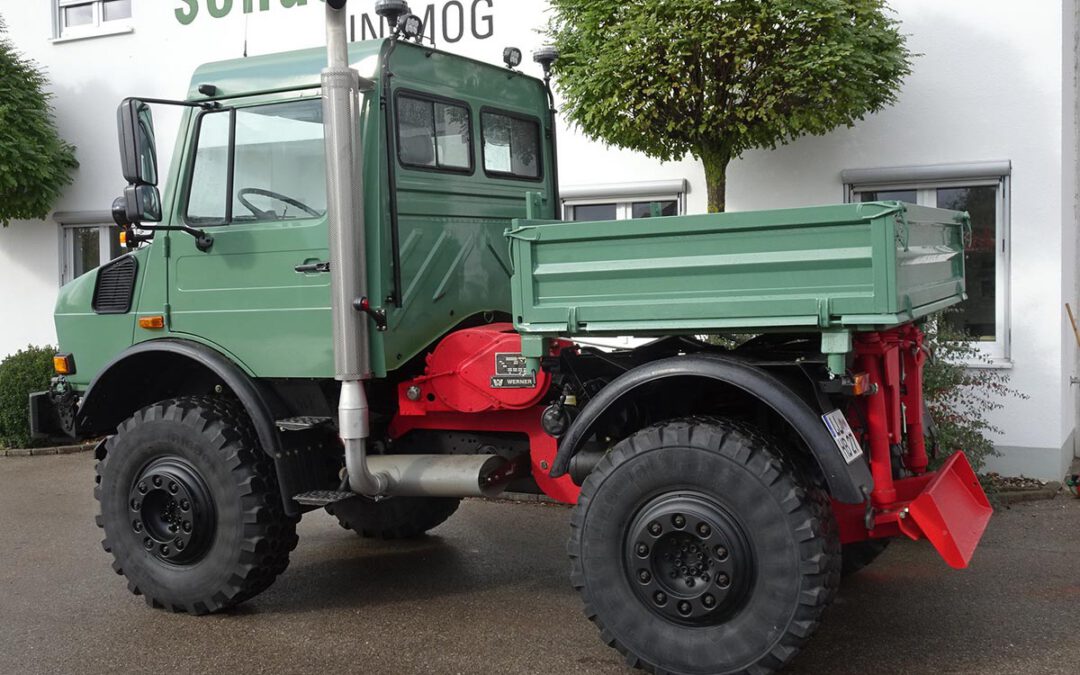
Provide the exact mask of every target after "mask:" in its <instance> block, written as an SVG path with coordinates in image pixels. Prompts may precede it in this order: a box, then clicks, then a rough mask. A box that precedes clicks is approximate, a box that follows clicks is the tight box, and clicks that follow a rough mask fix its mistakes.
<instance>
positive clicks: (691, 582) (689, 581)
mask: <svg viewBox="0 0 1080 675" xmlns="http://www.w3.org/2000/svg"><path fill="white" fill-rule="evenodd" d="M695 583H696V582H695V581H694V577H686V585H687V586H689V587H690V588H693V587H694V584H695Z"/></svg>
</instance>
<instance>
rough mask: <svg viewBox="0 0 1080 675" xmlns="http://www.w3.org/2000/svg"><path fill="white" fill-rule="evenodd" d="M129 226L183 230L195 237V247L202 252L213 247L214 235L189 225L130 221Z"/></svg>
mask: <svg viewBox="0 0 1080 675" xmlns="http://www.w3.org/2000/svg"><path fill="white" fill-rule="evenodd" d="M131 226H132V227H137V228H139V229H140V230H148V231H150V232H185V233H187V234H190V235H191V236H192V237H194V238H195V248H197V249H199V250H200V251H202V252H203V253H206V252H207V251H209V250H210V249H211V248H213V247H214V235H212V234H210V233H209V232H207V231H206V230H199V229H196V228H194V227H191V226H190V225H143V224H141V223H132V224H131Z"/></svg>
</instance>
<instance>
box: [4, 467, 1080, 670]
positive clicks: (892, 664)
mask: <svg viewBox="0 0 1080 675" xmlns="http://www.w3.org/2000/svg"><path fill="white" fill-rule="evenodd" d="M92 464H93V460H92V458H91V457H90V456H89V455H86V454H83V455H72V456H59V457H36V458H25V459H24V458H5V459H0V622H2V624H0V673H3V674H8V673H11V674H14V673H20V674H21V673H79V674H80V675H85V674H91V673H136V672H154V673H202V672H218V673H229V674H230V675H236V674H239V673H262V674H271V673H318V672H357V673H425V674H427V673H439V674H441V673H627V672H630V671H628V670H627V669H626V668H625V667H624V666H623V665H622V663H621V660H620V658H619V656H618V655H617V654H616V653H615V652H614V651H612V650H610V649H608V648H607V647H605V646H604V645H603V644H602V643H601V642H600V640H599V637H598V635H597V631H596V630H595V628H594V627H593V625H592V624H591V623H589V622H588V621H587V620H586V619H585V618H584V616H583V615H582V612H581V607H580V603H579V600H578V598H577V595H576V593H575V592H574V591H573V590H572V589H571V587H570V584H569V582H568V580H567V569H568V563H567V560H566V555H565V549H564V547H565V540H566V536H567V529H568V526H567V520H568V516H569V511H568V510H567V509H565V508H562V507H555V506H545V505H537V504H508V503H488V502H481V501H469V502H466V503H465V504H464V505H463V507H462V509H461V510H460V511H459V512H458V514H457V515H455V516H454V518H452V519H451V520H450V521H449V522H448V523H447V524H445V525H443V526H442V527H440V528H438V529H437V530H435V531H434V534H433V536H431V537H428V538H426V539H424V540H421V541H418V542H413V543H405V544H395V545H385V544H374V543H370V542H365V541H362V540H360V539H359V538H358V537H356V536H355V535H352V534H351V533H348V532H345V531H344V530H341V529H340V528H339V527H338V525H337V523H336V522H335V521H334V520H332V519H331V518H330V517H329V516H327V515H326V514H325V513H323V512H321V511H320V512H316V513H313V514H310V515H308V516H306V517H305V518H304V520H303V522H302V523H301V525H300V546H299V548H298V549H297V551H296V552H295V553H294V555H293V559H292V565H291V566H290V568H289V570H288V571H287V572H286V573H285V574H284V575H283V576H282V577H281V578H279V579H278V582H277V583H276V584H275V585H274V586H273V587H272V588H271V589H270V590H269V591H267V592H265V593H263V594H262V595H260V596H259V597H257V598H255V599H254V600H253V601H250V602H248V603H246V604H245V605H242V606H241V607H240V608H238V609H236V610H234V611H232V612H231V613H228V614H225V615H218V616H211V617H203V618H195V617H189V616H185V615H173V614H168V613H166V612H163V611H159V610H151V609H149V608H148V607H147V606H146V605H145V603H144V602H143V600H142V599H141V598H138V597H135V596H133V595H131V594H129V593H128V591H127V589H126V585H125V582H124V580H123V579H122V578H121V577H118V576H116V575H114V574H113V573H112V570H111V568H110V566H109V563H110V562H111V559H110V557H109V556H108V555H107V554H106V553H104V552H103V551H102V549H101V546H100V544H99V541H100V539H101V536H100V533H99V531H98V529H97V528H96V527H95V526H94V524H93V519H92V517H93V514H94V512H95V503H94V501H93V497H92V495H91V488H92V485H93V467H92ZM1078 662H1080V500H1074V499H1067V498H1064V497H1059V498H1058V499H1056V500H1054V501H1049V502H1039V503H1033V504H1025V505H1019V506H1016V507H1013V508H1012V509H1011V510H1007V511H1002V512H999V513H998V514H997V515H995V517H994V519H993V520H992V521H991V524H990V528H989V530H988V531H987V534H986V537H985V538H984V540H983V543H982V545H981V547H980V549H979V550H978V551H977V552H976V555H975V560H974V562H973V564H972V566H971V568H970V569H968V570H965V571H961V572H957V571H952V570H950V569H948V568H947V567H946V566H945V564H944V563H942V562H941V561H940V560H938V559H937V557H936V555H935V554H934V552H933V551H932V550H931V549H930V548H929V546H927V545H920V544H916V543H910V542H897V543H896V544H895V545H893V546H892V547H890V549H889V550H888V551H886V553H885V554H884V555H883V556H882V557H881V558H880V559H879V560H878V561H877V562H875V563H874V565H873V566H871V567H870V568H868V569H866V570H864V571H863V572H861V573H859V574H858V575H856V576H854V577H852V578H851V579H849V580H847V581H846V582H845V584H844V586H843V588H842V589H841V592H840V596H839V598H838V600H837V602H836V604H835V605H834V606H833V607H832V608H830V610H829V611H828V613H827V614H826V617H825V621H824V624H823V626H822V628H821V629H820V630H819V631H818V633H817V635H816V636H815V637H814V638H813V639H812V640H811V642H810V645H809V646H808V647H807V648H806V649H805V650H804V651H803V653H802V654H800V655H799V656H798V657H797V658H796V660H795V661H794V663H793V664H792V666H791V667H790V668H789V669H788V670H787V671H785V672H786V673H802V674H806V673H831V674H844V673H859V674H860V675H861V674H863V673H868V672H874V673H929V672H934V673H1001V674H1005V673H1009V674H1013V673H1076V672H1078V671H1080V666H1078V665H1077V664H1078Z"/></svg>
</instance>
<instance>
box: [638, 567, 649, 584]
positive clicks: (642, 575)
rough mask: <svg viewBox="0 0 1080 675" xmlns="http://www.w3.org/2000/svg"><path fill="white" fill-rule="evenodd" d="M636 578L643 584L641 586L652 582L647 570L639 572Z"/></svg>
mask: <svg viewBox="0 0 1080 675" xmlns="http://www.w3.org/2000/svg"><path fill="white" fill-rule="evenodd" d="M637 578H638V579H639V580H640V581H641V583H643V584H647V583H649V582H650V581H652V575H651V574H649V571H648V570H641V571H640V572H638V575H637Z"/></svg>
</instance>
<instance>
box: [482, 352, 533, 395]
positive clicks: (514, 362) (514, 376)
mask: <svg viewBox="0 0 1080 675" xmlns="http://www.w3.org/2000/svg"><path fill="white" fill-rule="evenodd" d="M528 364H529V362H528V360H527V359H526V358H525V357H524V356H522V355H521V354H509V353H505V352H499V353H496V354H495V375H493V376H492V378H491V388H492V389H535V388H536V375H535V374H534V373H530V372H529V367H528Z"/></svg>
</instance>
